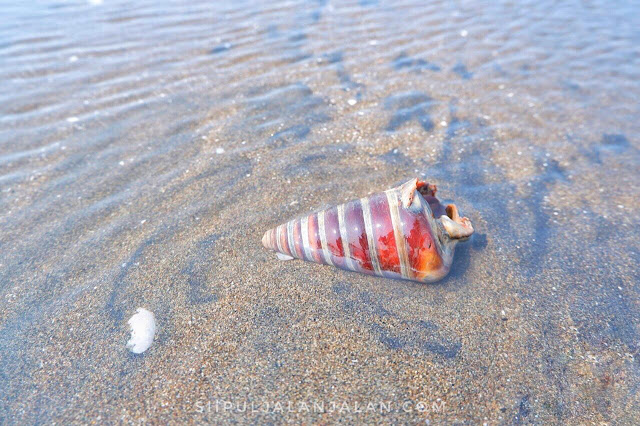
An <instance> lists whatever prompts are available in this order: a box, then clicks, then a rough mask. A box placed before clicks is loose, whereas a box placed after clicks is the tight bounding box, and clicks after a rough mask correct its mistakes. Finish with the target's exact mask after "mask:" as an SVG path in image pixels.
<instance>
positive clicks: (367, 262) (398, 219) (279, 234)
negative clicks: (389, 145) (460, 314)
mask: <svg viewBox="0 0 640 426" xmlns="http://www.w3.org/2000/svg"><path fill="white" fill-rule="evenodd" d="M436 191H437V189H436V186H435V185H431V184H428V183H426V182H422V181H419V180H418V179H412V180H410V181H408V182H406V183H404V184H402V185H400V186H398V187H396V188H392V189H389V190H387V191H384V192H381V193H377V194H373V195H370V196H368V197H365V198H360V199H359V200H353V201H349V202H348V203H344V204H340V205H338V206H335V207H331V208H329V209H326V210H322V211H319V212H316V213H313V214H311V215H309V216H305V217H302V218H298V219H294V220H291V221H289V222H287V223H285V224H282V225H280V226H278V227H276V228H273V229H271V230H269V231H267V232H266V233H265V234H264V236H263V237H262V244H263V245H264V246H265V247H266V248H268V249H271V250H274V251H275V252H276V254H277V255H278V258H279V259H283V260H290V259H294V258H296V259H302V260H307V261H311V262H316V263H322V264H326V265H331V266H336V267H338V268H342V269H346V270H349V271H355V272H360V273H364V274H370V275H377V276H381V277H387V278H398V279H406V280H413V281H419V282H434V281H438V280H440V279H442V278H443V277H444V276H445V275H447V273H449V269H450V268H451V263H452V262H453V254H454V250H455V246H456V244H457V243H458V242H459V241H464V240H466V239H468V238H469V236H471V234H473V227H472V226H471V222H470V221H469V219H467V218H466V217H460V215H459V213H458V209H457V208H456V206H455V205H454V204H448V205H447V206H443V205H442V204H440V201H439V200H438V199H437V198H436Z"/></svg>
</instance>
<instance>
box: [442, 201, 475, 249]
mask: <svg viewBox="0 0 640 426" xmlns="http://www.w3.org/2000/svg"><path fill="white" fill-rule="evenodd" d="M440 222H441V223H442V226H444V229H445V231H447V234H448V235H449V238H451V239H453V240H457V241H466V240H468V239H469V237H471V235H472V234H473V232H474V229H473V225H471V221H470V220H469V219H468V218H466V217H462V216H460V214H459V213H458V208H457V207H456V205H455V204H447V207H446V214H444V215H442V216H440Z"/></svg>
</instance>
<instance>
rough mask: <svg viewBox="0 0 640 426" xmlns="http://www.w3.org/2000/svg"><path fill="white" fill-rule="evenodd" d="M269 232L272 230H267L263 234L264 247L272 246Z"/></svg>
mask: <svg viewBox="0 0 640 426" xmlns="http://www.w3.org/2000/svg"><path fill="white" fill-rule="evenodd" d="M269 232H270V231H267V232H265V233H264V235H263V236H262V245H263V246H264V248H271V247H269Z"/></svg>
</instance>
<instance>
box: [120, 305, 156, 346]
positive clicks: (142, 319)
mask: <svg viewBox="0 0 640 426" xmlns="http://www.w3.org/2000/svg"><path fill="white" fill-rule="evenodd" d="M128 324H129V328H130V331H131V338H130V339H129V341H128V342H127V348H128V349H129V350H130V351H131V352H133V353H134V354H141V353H143V352H144V351H146V350H147V349H149V347H150V346H151V344H152V343H153V336H154V335H155V334H156V319H155V317H154V316H153V313H152V312H150V311H147V310H146V309H144V308H138V309H137V310H136V313H135V314H134V315H133V316H132V317H131V318H129V321H128Z"/></svg>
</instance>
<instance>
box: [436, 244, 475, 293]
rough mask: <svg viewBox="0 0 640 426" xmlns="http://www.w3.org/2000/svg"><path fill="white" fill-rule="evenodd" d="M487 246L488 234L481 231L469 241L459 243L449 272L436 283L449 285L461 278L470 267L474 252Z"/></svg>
mask: <svg viewBox="0 0 640 426" xmlns="http://www.w3.org/2000/svg"><path fill="white" fill-rule="evenodd" d="M485 247H487V235H486V234H479V233H475V234H473V235H472V236H471V238H470V239H469V241H466V242H464V243H461V244H458V246H457V247H456V252H455V255H454V256H453V263H452V264H451V270H450V271H449V274H447V276H446V277H444V278H443V279H442V280H440V281H438V282H436V283H434V285H442V286H444V285H449V283H450V282H451V281H452V280H459V279H461V278H462V277H463V276H464V275H465V274H466V271H467V269H469V265H470V264H471V256H473V252H476V251H481V250H483V249H484V248H485Z"/></svg>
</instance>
